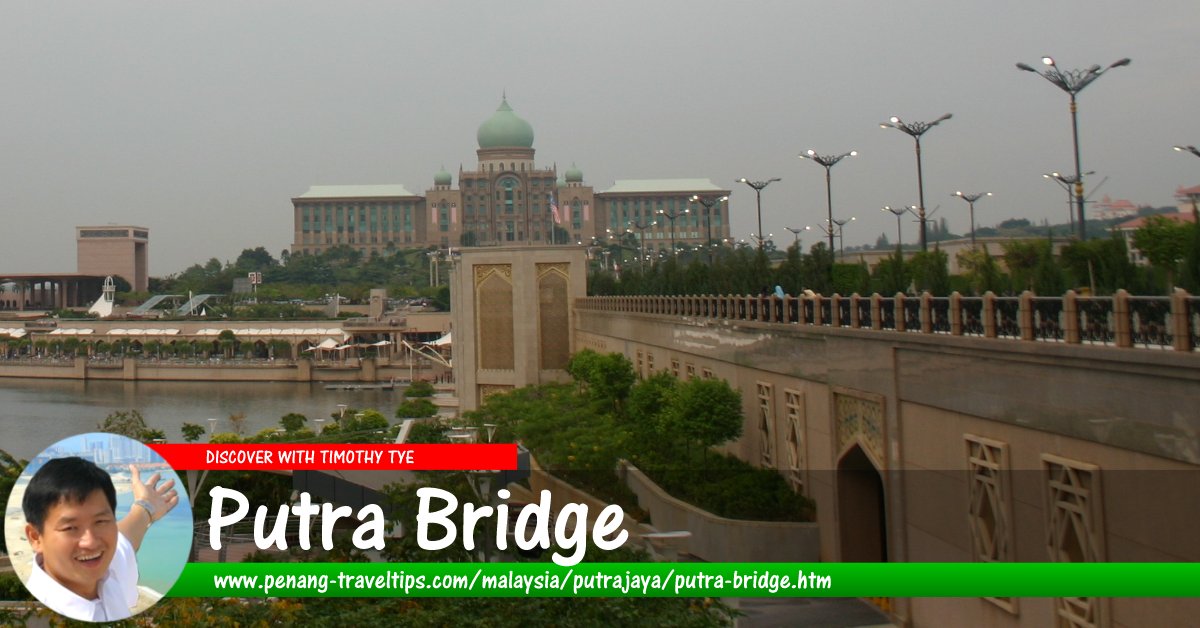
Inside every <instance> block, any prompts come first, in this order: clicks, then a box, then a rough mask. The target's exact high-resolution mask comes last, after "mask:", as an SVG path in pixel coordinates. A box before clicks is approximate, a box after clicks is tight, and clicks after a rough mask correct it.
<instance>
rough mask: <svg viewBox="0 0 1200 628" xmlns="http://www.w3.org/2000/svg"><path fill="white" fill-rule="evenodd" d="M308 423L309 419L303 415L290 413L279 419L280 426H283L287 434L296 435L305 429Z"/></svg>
mask: <svg viewBox="0 0 1200 628" xmlns="http://www.w3.org/2000/svg"><path fill="white" fill-rule="evenodd" d="M307 422H308V417H306V416H304V415H303V414H297V413H295V412H289V413H287V414H285V415H283V416H282V417H280V419H279V424H280V425H282V426H283V429H284V431H285V432H287V433H289V434H294V433H296V432H299V431H300V430H302V429H304V424H305V423H307Z"/></svg>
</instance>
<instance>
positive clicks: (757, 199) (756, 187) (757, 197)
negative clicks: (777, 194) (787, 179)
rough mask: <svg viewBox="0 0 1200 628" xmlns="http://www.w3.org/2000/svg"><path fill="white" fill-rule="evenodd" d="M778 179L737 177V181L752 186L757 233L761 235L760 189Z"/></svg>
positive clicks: (760, 244)
mask: <svg viewBox="0 0 1200 628" xmlns="http://www.w3.org/2000/svg"><path fill="white" fill-rule="evenodd" d="M780 180H781V179H780V178H779V177H774V178H771V179H767V180H766V181H751V180H749V179H747V178H746V177H742V178H740V179H738V183H745V184H746V185H748V186H750V187H752V188H754V202H755V205H756V206H757V207H758V234H759V235H762V232H763V230H762V191H763V188H765V187H767V186H768V185H771V184H772V183H774V182H776V181H780ZM758 248H759V250H760V251H761V250H762V243H761V242H760V243H759V245H758Z"/></svg>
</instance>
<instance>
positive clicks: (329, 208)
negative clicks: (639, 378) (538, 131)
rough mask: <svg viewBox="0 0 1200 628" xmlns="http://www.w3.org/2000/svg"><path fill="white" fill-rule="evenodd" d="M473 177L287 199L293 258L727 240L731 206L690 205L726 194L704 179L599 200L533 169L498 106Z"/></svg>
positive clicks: (519, 126) (636, 182)
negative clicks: (348, 250)
mask: <svg viewBox="0 0 1200 628" xmlns="http://www.w3.org/2000/svg"><path fill="white" fill-rule="evenodd" d="M476 139H477V141H478V144H479V148H478V150H477V151H476V157H477V164H476V166H475V167H474V168H462V167H460V168H459V170H458V186H457V187H455V185H454V177H453V175H452V174H451V173H450V172H448V171H447V170H446V169H445V168H442V169H441V170H440V171H439V172H438V173H437V174H435V175H434V177H433V186H432V187H430V188H428V189H426V190H425V192H424V193H423V194H416V193H414V192H411V191H409V190H408V189H407V188H406V187H405V186H404V185H401V184H386V185H316V186H312V187H310V188H309V189H308V190H307V191H306V192H304V193H303V194H301V195H300V196H297V197H295V198H293V199H292V206H293V225H294V228H293V231H294V234H293V241H292V242H293V243H292V252H293V253H306V254H307V253H319V252H322V251H325V250H327V249H329V248H332V247H334V246H338V245H347V246H351V247H353V248H355V249H358V250H361V251H363V252H364V253H367V254H370V253H372V252H379V253H382V252H385V251H387V250H391V249H396V248H414V247H416V248H425V247H438V248H442V249H446V248H458V247H471V246H506V245H513V244H518V243H520V244H548V245H590V244H593V243H602V242H607V241H608V240H610V239H616V238H621V237H622V236H623V235H624V234H626V233H630V234H633V237H635V238H637V240H638V241H639V244H641V245H643V246H644V247H645V248H646V249H648V250H655V249H657V250H665V249H667V248H669V247H670V245H671V243H672V242H674V243H675V244H676V245H679V246H696V245H700V244H704V243H705V242H707V241H709V240H711V241H716V242H720V241H723V240H725V239H727V238H729V204H728V201H722V202H720V203H717V204H716V205H714V207H713V210H712V215H711V216H709V215H708V214H707V209H706V207H705V206H704V205H703V204H702V203H699V202H695V201H692V200H691V198H692V197H694V196H700V197H704V198H709V199H711V198H719V197H722V196H728V195H729V194H730V191H729V190H727V189H723V188H721V187H720V186H717V185H715V184H714V183H712V182H711V181H710V180H708V179H697V178H691V179H629V180H618V181H616V182H615V183H614V184H613V185H612V186H610V187H609V188H608V189H606V190H603V191H596V190H595V189H594V188H593V187H592V186H591V185H589V184H587V183H586V182H585V181H584V176H583V171H582V170H581V169H580V168H578V167H576V166H575V165H574V164H572V166H571V167H570V168H568V169H567V170H566V171H564V172H563V173H562V177H561V179H560V177H559V171H558V167H557V165H551V166H549V167H539V166H538V165H537V163H536V161H535V160H534V154H535V150H534V148H533V140H534V133H533V127H532V125H530V124H529V123H528V122H526V121H525V120H523V119H521V118H520V117H519V116H517V114H516V113H515V112H514V111H513V109H512V107H510V106H509V104H508V101H507V99H504V100H502V101H501V102H500V106H499V108H497V110H496V112H495V113H494V114H493V115H492V116H491V117H490V118H488V119H487V120H485V121H484V122H483V124H481V125H480V126H479V129H478V131H477V133H476Z"/></svg>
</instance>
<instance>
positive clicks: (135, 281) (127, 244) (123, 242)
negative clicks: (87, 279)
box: [75, 225, 150, 292]
mask: <svg viewBox="0 0 1200 628" xmlns="http://www.w3.org/2000/svg"><path fill="white" fill-rule="evenodd" d="M75 242H76V264H77V265H78V267H79V270H78V271H77V272H78V273H79V274H80V275H87V276H95V275H99V276H105V275H113V276H116V277H122V278H124V279H125V281H128V282H129V285H130V286H132V287H133V289H134V291H136V292H146V291H148V290H149V289H150V273H149V271H148V268H149V255H150V250H149V249H150V230H149V229H147V228H145V227H134V226H129V225H124V226H115V225H104V226H99V227H75Z"/></svg>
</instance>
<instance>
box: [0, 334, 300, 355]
mask: <svg viewBox="0 0 1200 628" xmlns="http://www.w3.org/2000/svg"><path fill="white" fill-rule="evenodd" d="M291 353H292V345H291V344H290V343H289V342H288V341H286V340H282V339H279V338H273V339H271V340H264V341H260V342H243V341H241V340H238V339H237V338H236V337H235V336H234V335H233V332H231V331H229V330H224V331H222V332H221V335H220V336H218V337H217V339H216V340H213V341H200V340H175V341H171V342H163V341H161V340H146V341H144V342H143V341H139V340H133V339H130V338H120V339H117V340H113V341H108V340H96V341H94V342H90V341H87V340H83V339H81V338H76V337H71V336H67V337H64V338H57V339H53V340H50V339H46V338H38V339H37V340H31V339H29V338H0V356H3V357H7V358H12V357H17V356H23V355H24V356H34V357H65V358H73V357H76V356H81V355H91V356H100V357H125V356H138V355H140V356H146V357H156V358H160V359H162V358H175V357H179V358H190V357H194V356H201V357H209V356H212V355H223V356H225V357H226V358H234V357H245V358H290V357H294V356H292V355H291Z"/></svg>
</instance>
